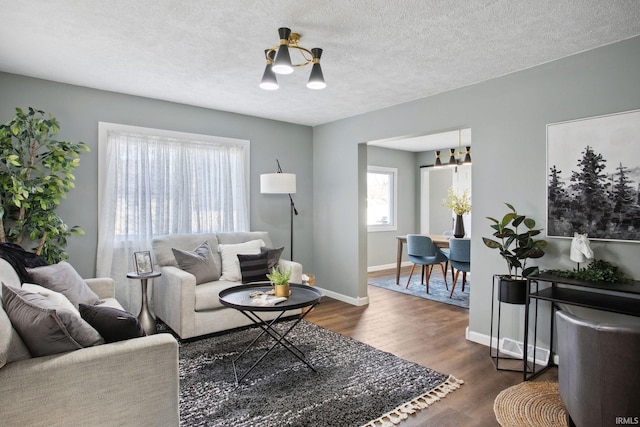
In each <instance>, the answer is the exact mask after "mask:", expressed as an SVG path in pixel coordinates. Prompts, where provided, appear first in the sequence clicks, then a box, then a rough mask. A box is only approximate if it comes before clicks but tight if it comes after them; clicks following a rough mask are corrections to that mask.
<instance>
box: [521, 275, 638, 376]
mask: <svg viewBox="0 0 640 427" xmlns="http://www.w3.org/2000/svg"><path fill="white" fill-rule="evenodd" d="M541 282H543V283H548V284H550V286H548V287H545V288H543V289H540V283H541ZM558 285H562V286H558ZM533 287H535V289H533ZM600 291H607V292H608V293H602V292H600ZM639 297H640V281H637V280H636V281H632V282H629V283H610V282H590V281H586V280H577V279H568V278H565V277H559V276H554V275H552V274H549V273H540V274H538V275H535V276H529V277H528V278H527V300H526V304H525V316H524V350H523V364H524V369H523V375H524V380H525V381H527V380H530V379H533V378H535V377H537V376H538V375H540V374H541V373H543V372H544V371H546V370H547V369H549V368H550V367H551V366H552V365H553V361H552V357H551V356H550V357H549V360H548V361H547V364H546V365H545V366H543V367H542V369H540V370H539V371H536V363H535V348H536V343H537V335H538V302H539V301H548V302H549V303H550V304H551V322H550V323H551V327H550V331H549V347H550V348H549V352H550V354H553V351H552V350H553V329H554V318H555V308H556V304H568V305H574V306H579V307H587V308H592V309H596V310H602V311H608V312H611V313H619V314H626V315H630V316H637V317H640V298H639ZM532 304H533V305H534V309H535V316H534V325H533V349H534V350H533V351H534V357H533V366H532V368H531V370H528V369H527V367H528V365H527V364H528V360H527V357H528V355H527V352H528V347H529V310H530V307H531V305H532ZM528 373H530V374H531V375H527V374H528Z"/></svg>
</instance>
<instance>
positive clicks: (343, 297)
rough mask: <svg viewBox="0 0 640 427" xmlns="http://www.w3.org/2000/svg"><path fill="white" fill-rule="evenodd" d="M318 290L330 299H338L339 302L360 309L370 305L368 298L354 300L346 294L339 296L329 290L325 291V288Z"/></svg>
mask: <svg viewBox="0 0 640 427" xmlns="http://www.w3.org/2000/svg"><path fill="white" fill-rule="evenodd" d="M318 289H320V292H322V295H325V296H328V297H329V298H333V299H337V300H338V301H342V302H346V303H347V304H351V305H355V306H358V307H359V306H362V305H368V304H369V297H368V296H367V297H364V298H353V297H349V296H346V295H344V294H339V293H337V292H334V291H330V290H328V289H323V288H318Z"/></svg>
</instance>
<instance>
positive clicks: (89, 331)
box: [2, 284, 104, 357]
mask: <svg viewBox="0 0 640 427" xmlns="http://www.w3.org/2000/svg"><path fill="white" fill-rule="evenodd" d="M2 303H3V305H4V309H5V311H6V313H7V315H8V316H9V319H10V320H11V324H12V325H13V328H14V329H15V330H16V332H18V335H20V338H22V341H24V343H25V344H26V346H27V348H28V349H29V352H30V353H31V355H32V356H34V357H40V356H47V355H50V354H57V353H63V352H66V351H71V350H77V349H79V348H83V347H90V346H93V345H98V344H103V343H104V340H103V339H102V337H101V336H100V334H99V333H98V331H96V330H95V329H93V328H92V327H91V325H89V324H88V323H87V322H85V321H84V320H82V318H81V317H80V316H78V315H77V314H75V313H73V312H71V311H70V310H68V309H64V308H60V307H57V306H56V305H55V304H54V303H53V302H51V301H50V300H48V299H47V298H46V297H44V296H42V295H40V294H36V293H31V292H27V291H25V290H23V289H19V288H14V287H11V286H6V285H5V284H2Z"/></svg>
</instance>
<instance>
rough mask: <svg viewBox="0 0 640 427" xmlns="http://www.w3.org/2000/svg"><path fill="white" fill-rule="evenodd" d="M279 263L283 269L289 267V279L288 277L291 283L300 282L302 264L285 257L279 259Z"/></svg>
mask: <svg viewBox="0 0 640 427" xmlns="http://www.w3.org/2000/svg"><path fill="white" fill-rule="evenodd" d="M279 264H280V266H281V267H282V268H283V269H284V271H286V270H287V269H289V268H290V269H291V279H289V281H290V282H291V283H302V264H300V263H299V262H295V261H289V260H286V259H281V260H280V261H279Z"/></svg>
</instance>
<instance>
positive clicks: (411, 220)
mask: <svg viewBox="0 0 640 427" xmlns="http://www.w3.org/2000/svg"><path fill="white" fill-rule="evenodd" d="M367 163H368V164H369V165H370V166H386V167H390V168H397V169H398V201H397V202H398V218H397V220H398V222H397V225H398V229H397V230H394V231H374V232H369V233H368V242H367V266H368V267H372V266H380V265H387V264H394V263H395V262H396V259H397V255H396V254H397V240H396V236H400V235H404V234H408V233H415V232H416V230H417V229H418V226H419V225H418V222H417V218H416V204H417V203H418V200H419V199H416V186H419V185H418V184H419V182H416V180H415V168H416V167H415V154H414V153H412V152H410V151H400V150H390V149H388V148H381V147H373V146H368V147H367ZM405 252H406V251H405ZM405 258H406V254H405Z"/></svg>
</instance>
